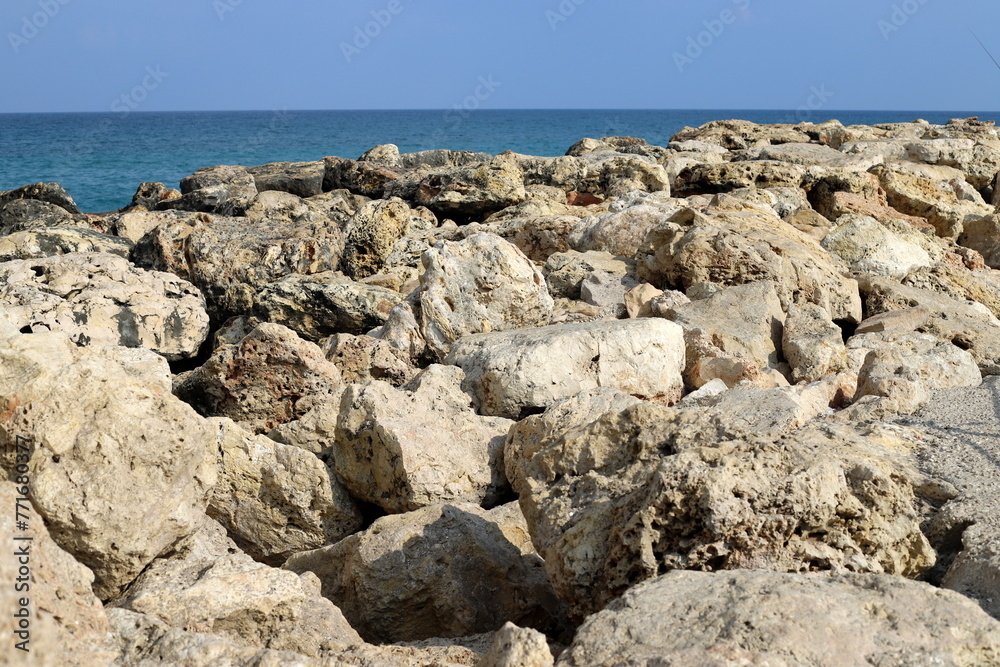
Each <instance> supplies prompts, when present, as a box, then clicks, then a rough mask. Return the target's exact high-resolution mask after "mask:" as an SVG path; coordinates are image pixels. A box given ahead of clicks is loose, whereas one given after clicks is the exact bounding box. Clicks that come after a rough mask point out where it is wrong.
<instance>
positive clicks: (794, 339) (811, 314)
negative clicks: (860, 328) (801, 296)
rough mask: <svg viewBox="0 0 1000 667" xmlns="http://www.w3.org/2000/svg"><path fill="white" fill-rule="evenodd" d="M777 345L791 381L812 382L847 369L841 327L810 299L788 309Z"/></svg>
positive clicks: (845, 350)
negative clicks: (780, 349)
mask: <svg viewBox="0 0 1000 667" xmlns="http://www.w3.org/2000/svg"><path fill="white" fill-rule="evenodd" d="M781 348H782V351H783V353H784V356H785V359H787V360H788V363H789V365H791V367H792V378H791V379H792V382H794V383H799V382H813V381H815V380H819V379H820V378H823V377H825V376H827V375H831V374H836V373H840V372H842V371H844V370H846V369H847V347H846V346H845V345H844V333H843V331H841V329H840V327H838V326H837V325H836V324H834V323H833V320H831V319H830V313H828V312H826V311H825V310H824V309H823V308H820V307H819V306H817V305H815V304H812V303H807V304H801V305H796V306H793V307H792V309H791V310H790V311H789V313H788V319H786V320H785V329H784V332H783V334H782V344H781Z"/></svg>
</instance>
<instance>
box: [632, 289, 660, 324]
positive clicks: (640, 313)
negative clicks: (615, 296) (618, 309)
mask: <svg viewBox="0 0 1000 667" xmlns="http://www.w3.org/2000/svg"><path fill="white" fill-rule="evenodd" d="M660 296H663V290H658V289H656V288H655V287H653V286H652V285H650V284H649V283H642V284H641V285H638V286H636V287H633V288H632V289H630V290H629V291H627V292H625V310H626V311H627V312H628V316H629V317H631V318H636V317H655V314H654V313H653V306H652V304H653V300H654V299H656V298H657V297H660Z"/></svg>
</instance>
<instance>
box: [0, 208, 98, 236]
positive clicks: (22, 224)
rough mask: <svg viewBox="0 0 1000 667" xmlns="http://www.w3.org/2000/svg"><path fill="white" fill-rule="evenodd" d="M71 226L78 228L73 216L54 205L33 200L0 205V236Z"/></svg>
mask: <svg viewBox="0 0 1000 667" xmlns="http://www.w3.org/2000/svg"><path fill="white" fill-rule="evenodd" d="M72 226H79V225H78V224H77V220H76V218H75V216H73V215H70V213H69V212H68V211H67V210H66V209H64V208H60V207H59V206H56V205H55V204H50V203H48V202H43V201H38V200H35V199H14V200H12V201H9V202H6V203H3V204H0V236H6V235H8V234H14V233H16V232H24V231H34V230H38V229H49V228H52V227H72Z"/></svg>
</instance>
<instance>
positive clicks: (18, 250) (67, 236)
mask: <svg viewBox="0 0 1000 667" xmlns="http://www.w3.org/2000/svg"><path fill="white" fill-rule="evenodd" d="M132 246H133V243H132V242H131V241H129V240H128V239H123V238H118V237H117V236H110V235H108V234H102V233H101V232H98V231H96V230H93V229H88V228H86V227H50V228H48V229H34V230H28V231H23V232H16V233H14V234H10V235H8V236H4V237H0V262H9V261H11V260H15V259H40V258H43V257H54V256H56V255H68V254H70V253H77V252H90V253H106V254H109V255H118V256H119V257H124V258H126V259H127V258H128V256H129V253H131V252H132Z"/></svg>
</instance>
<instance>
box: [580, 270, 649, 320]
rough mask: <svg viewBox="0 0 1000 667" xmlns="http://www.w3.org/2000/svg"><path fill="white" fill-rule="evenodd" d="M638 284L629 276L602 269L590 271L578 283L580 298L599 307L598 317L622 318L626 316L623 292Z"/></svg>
mask: <svg viewBox="0 0 1000 667" xmlns="http://www.w3.org/2000/svg"><path fill="white" fill-rule="evenodd" d="M638 285H639V281H637V280H636V279H635V278H631V277H629V276H621V277H619V276H615V275H612V274H610V273H604V272H603V271H592V272H591V273H589V274H588V275H587V277H586V278H584V279H583V282H582V283H580V299H581V300H582V301H585V302H586V303H589V304H590V305H592V306H596V307H597V308H599V309H600V317H602V318H606V319H615V320H617V319H622V318H624V317H627V316H628V311H627V309H626V308H625V293H626V292H628V291H629V290H630V289H632V288H633V287H636V286H638Z"/></svg>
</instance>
